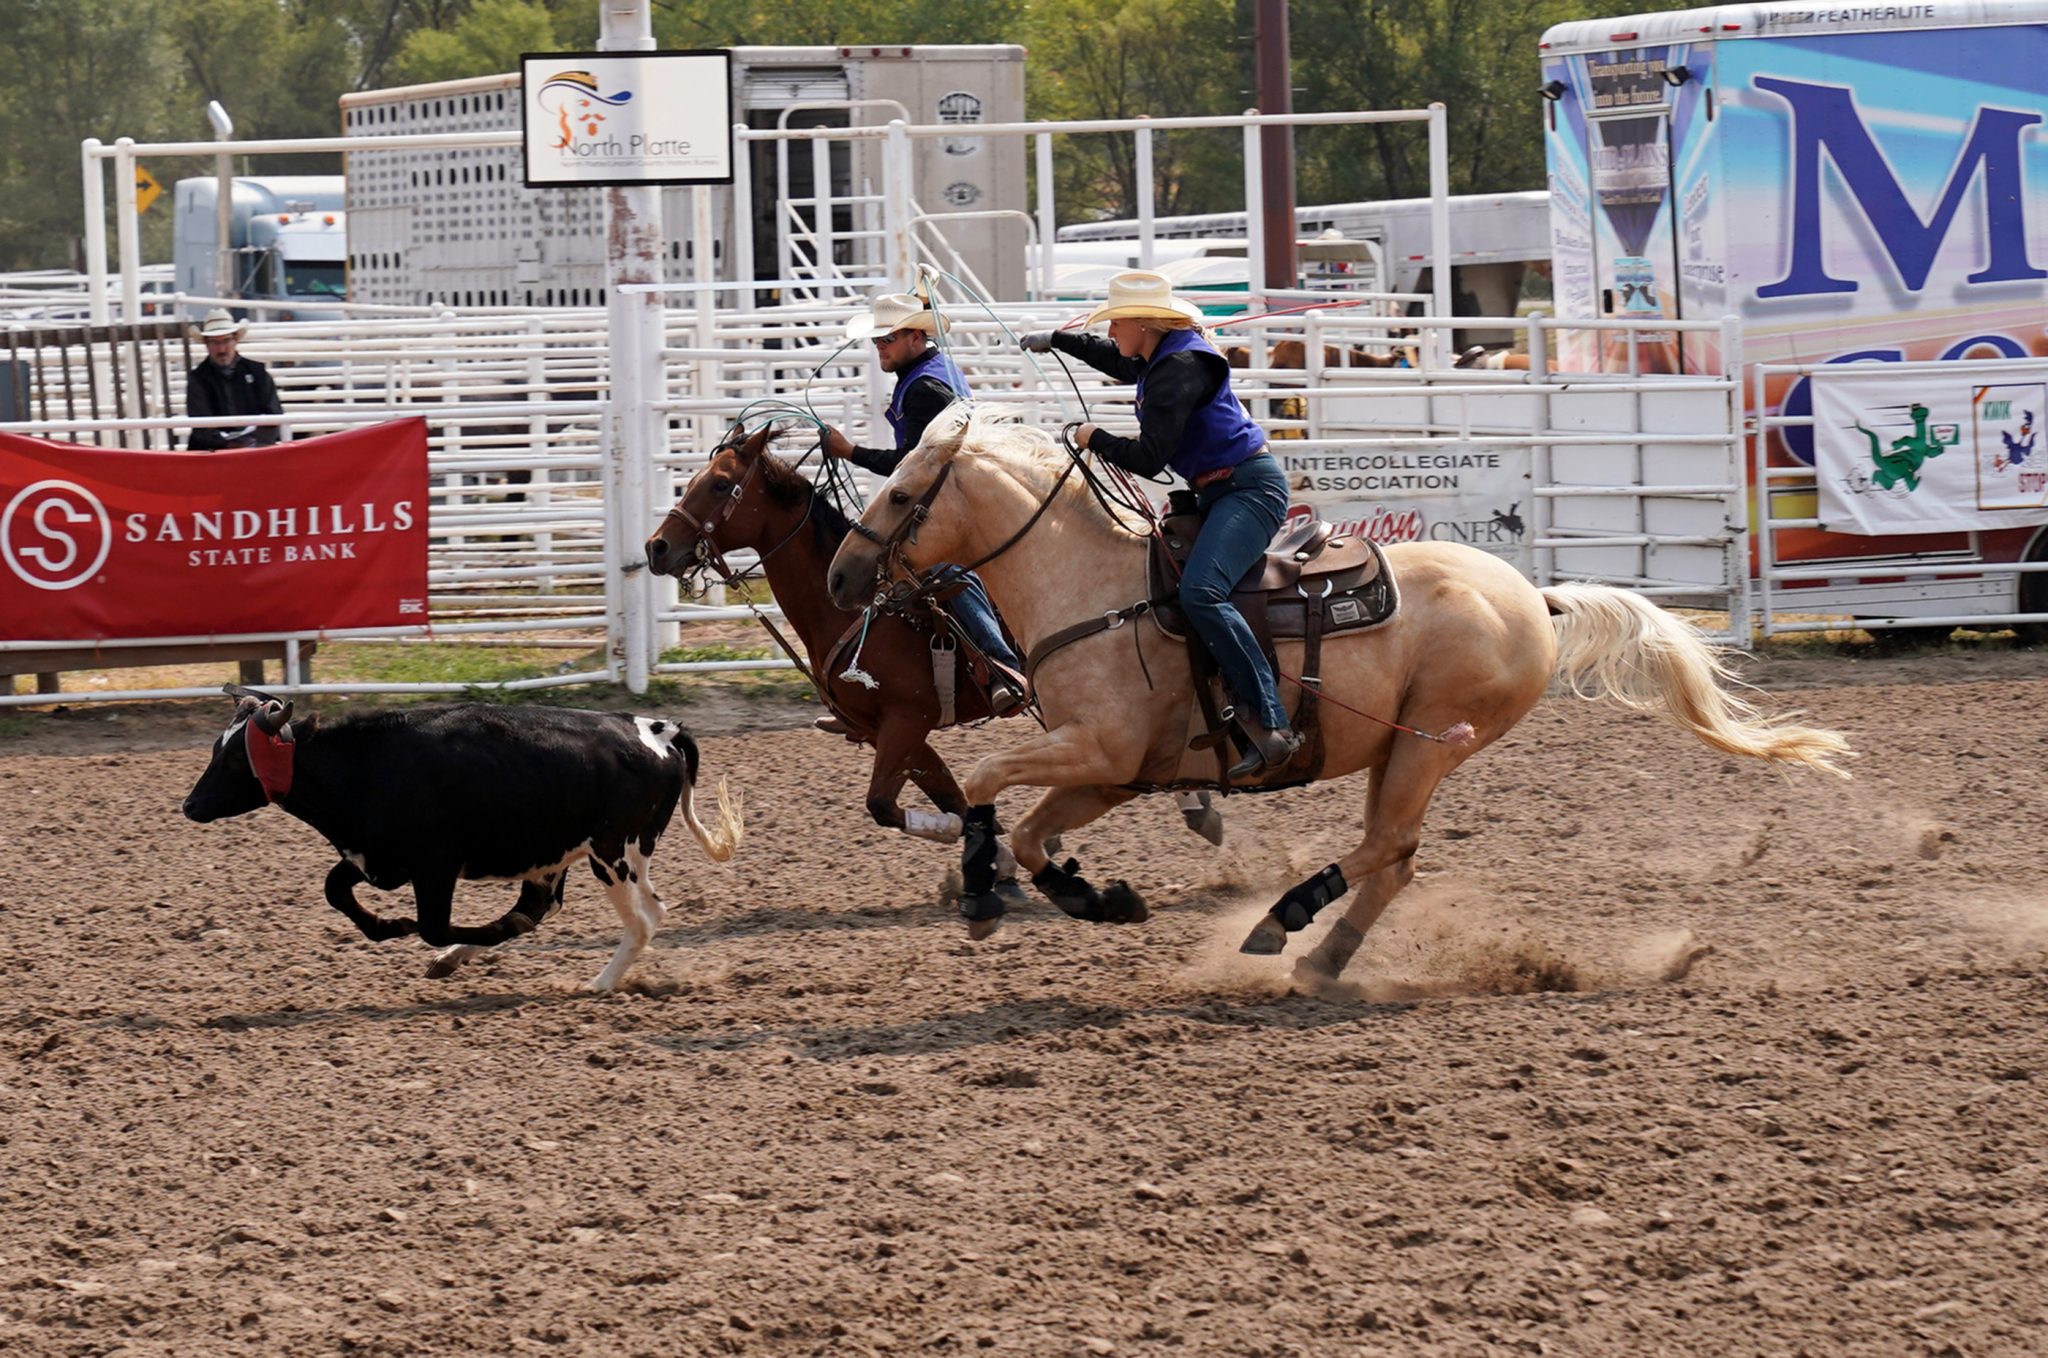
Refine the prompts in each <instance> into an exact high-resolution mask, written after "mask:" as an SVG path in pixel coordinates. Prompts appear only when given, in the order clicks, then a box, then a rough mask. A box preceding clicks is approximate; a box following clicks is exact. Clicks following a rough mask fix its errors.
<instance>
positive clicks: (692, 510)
mask: <svg viewBox="0 0 2048 1358" xmlns="http://www.w3.org/2000/svg"><path fill="white" fill-rule="evenodd" d="M770 437H771V434H770V432H769V431H768V430H767V429H762V430H760V431H759V432H757V433H755V434H753V435H752V436H750V437H747V438H746V439H744V441H741V440H740V439H739V434H738V431H734V434H733V435H732V436H731V437H730V438H729V439H728V441H727V442H726V443H724V444H722V445H720V446H719V447H718V449H717V450H716V451H714V452H713V453H712V455H711V460H710V461H709V462H708V463H707V464H705V466H704V468H703V470H701V471H699V472H698V473H697V474H696V475H695V476H694V477H692V478H690V484H689V485H688V486H686V487H685V488H684V490H683V497H682V499H680V500H678V501H677V502H676V505H675V508H673V509H671V510H670V511H669V512H668V516H667V517H666V518H664V519H663V520H662V521H661V527H660V528H659V529H657V530H656V531H655V534H654V536H653V537H651V538H649V539H648V540H647V568H648V569H649V570H651V571H653V572H654V573H655V574H656V575H676V576H681V575H688V574H691V573H692V572H696V571H702V570H707V569H709V570H714V571H717V572H718V573H719V574H721V575H723V574H726V573H727V572H726V571H725V564H724V555H725V553H727V552H736V551H742V550H749V549H750V550H752V551H754V552H756V553H758V554H759V556H760V560H761V566H762V569H763V571H764V572H765V573H766V574H767V577H768V587H769V589H771V590H773V591H774V594H775V601H776V603H778V604H780V605H781V607H782V612H783V616H784V617H785V618H787V619H788V620H789V623H790V625H791V627H792V628H793V629H794V630H795V632H796V634H797V639H798V641H799V643H800V644H801V645H802V646H803V649H804V652H805V655H807V656H808V657H809V660H810V663H809V665H808V666H807V669H808V670H809V672H810V677H811V680H812V682H813V683H814V684H815V685H816V686H817V689H818V694H819V697H820V698H821V699H822V700H823V701H824V703H825V705H826V706H827V707H828V708H830V709H831V711H832V713H833V715H835V716H837V717H838V718H839V719H840V720H841V721H842V722H844V723H845V724H846V726H847V728H848V729H849V730H850V731H851V732H852V734H853V736H854V738H857V739H859V740H861V741H864V742H866V743H868V744H872V745H873V746H874V747H875V763H874V769H873V772H872V774H871V775H870V777H869V780H868V796H867V808H868V814H869V815H871V816H873V817H874V818H875V823H876V824H878V825H886V826H891V827H893V828H895V829H898V830H901V831H903V832H904V833H906V834H910V835H915V836H917V837H919V838H922V839H931V840H936V841H938V842H939V843H942V844H950V843H951V842H953V841H954V840H955V839H957V838H959V836H960V829H961V818H962V817H963V816H964V815H965V814H966V811H967V802H966V800H965V799H964V798H963V797H962V796H961V793H960V785H959V784H958V783H956V782H955V781H954V780H953V774H952V771H951V770H950V769H948V768H947V767H946V761H945V760H943V759H941V758H939V756H938V753H937V752H936V751H934V750H933V749H932V747H931V744H930V741H929V739H928V737H929V736H930V735H931V733H932V731H933V730H935V729H937V728H938V727H940V726H942V725H946V724H948V723H949V722H970V721H982V720H985V719H986V718H988V717H989V716H990V715H991V714H990V712H989V707H988V696H987V695H986V694H985V693H984V692H983V691H982V689H981V687H980V685H978V684H975V683H972V682H967V683H962V684H960V685H959V687H958V689H957V691H956V692H955V694H954V697H953V705H952V711H951V713H950V714H948V713H946V712H945V711H944V710H943V703H942V701H941V698H940V695H939V692H938V687H937V683H936V680H935V679H934V676H933V673H932V649H931V644H932V633H931V630H930V629H929V628H925V629H919V628H918V627H916V626H914V625H913V624H912V623H911V622H910V621H909V620H908V619H907V618H905V617H903V616H902V615H900V614H897V613H890V612H881V611H877V612H876V613H875V614H874V616H873V617H872V618H864V617H863V613H862V608H863V606H864V605H865V604H866V603H867V602H868V600H865V599H863V600H861V601H860V603H859V604H856V605H855V606H853V607H851V608H848V609H840V608H836V607H834V606H833V603H832V600H831V598H830V596H829V595H828V593H827V591H826V589H825V568H826V565H827V564H828V563H829V562H830V561H831V558H832V553H833V551H834V550H835V549H836V548H837V547H838V546H839V541H840V539H841V538H843V537H845V536H846V534H847V532H848V529H849V525H848V523H847V520H846V517H845V516H844V515H843V514H841V513H840V512H839V510H838V509H836V508H835V507H834V506H833V505H832V503H831V501H829V500H828V499H826V498H825V497H824V496H822V495H820V494H818V492H817V488H816V487H814V486H813V485H812V484H811V483H810V482H809V481H808V480H806V479H805V478H804V477H803V475H802V474H801V473H799V472H797V471H796V470H795V469H794V468H792V467H790V466H788V465H787V464H786V463H784V462H782V461H781V460H780V459H778V458H776V457H775V456H774V454H772V453H770V452H768V451H767V447H768V442H769V439H770ZM856 654H857V655H858V658H859V663H860V669H861V672H862V673H863V674H868V675H870V677H872V679H873V680H874V682H875V687H873V688H869V687H866V686H865V685H862V684H860V683H858V682H856V681H854V680H852V679H849V678H847V677H846V671H847V669H848V668H849V667H850V665H851V662H852V660H853V659H854V657H855V656H856ZM791 658H792V659H795V660H797V661H798V663H800V664H801V663H803V661H802V658H801V657H797V656H794V655H792V656H791ZM905 781H914V782H916V784H917V786H918V787H919V788H921V789H923V791H924V794H925V795H926V796H927V797H929V798H931V800H932V804H933V805H934V806H936V807H938V809H939V810H938V814H936V815H934V814H932V813H929V812H925V811H920V810H917V809H915V808H912V809H909V810H905V809H904V807H903V806H902V804H901V803H900V802H899V801H898V798H899V797H900V796H901V794H902V791H903V784H904V783H905ZM1184 819H1186V820H1187V822H1188V826H1189V828H1190V829H1193V830H1195V831H1196V833H1198V834H1201V835H1203V836H1204V837H1205V838H1210V839H1212V840H1220V839H1221V838H1222V820H1221V818H1220V817H1219V816H1218V815H1217V813H1216V812H1215V811H1213V810H1211V809H1209V808H1208V807H1207V806H1206V805H1205V806H1202V807H1201V808H1199V809H1197V810H1191V811H1189V812H1187V813H1186V814H1185V816H1184ZM1004 867H1005V872H1004V885H1005V887H1006V889H1009V888H1013V887H1014V879H1013V877H1012V876H1011V874H1013V873H1014V872H1015V865H1014V864H1010V863H1008V862H1007V856H1006V861H1005V864H1004ZM1017 894H1019V895H1021V894H1022V892H1021V889H1019V890H1018V893H1017Z"/></svg>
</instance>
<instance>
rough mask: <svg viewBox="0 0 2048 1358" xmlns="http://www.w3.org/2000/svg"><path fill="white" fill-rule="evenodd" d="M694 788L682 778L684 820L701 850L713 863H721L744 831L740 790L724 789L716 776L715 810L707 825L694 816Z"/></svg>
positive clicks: (695, 813) (722, 781)
mask: <svg viewBox="0 0 2048 1358" xmlns="http://www.w3.org/2000/svg"><path fill="white" fill-rule="evenodd" d="M695 793H696V788H695V787H693V786H692V785H691V783H690V780H689V779H687V778H686V779H684V780H683V824H685V825H687V826H689V827H690V833H691V834H692V835H694V836H696V839H697V843H698V844H699V845H701V846H702V847H703V850H704V854H705V856H706V857H707V858H709V859H710V860H711V861H712V862H714V863H723V862H725V860H726V859H728V858H731V857H732V855H733V851H734V850H736V849H738V848H739V846H740V840H741V839H742V838H744V837H745V835H746V826H745V825H744V824H743V823H742V821H741V819H740V799H739V794H738V793H736V792H730V791H728V790H727V789H726V786H725V779H724V778H722V777H721V778H720V779H719V780H718V810H717V811H716V812H715V813H714V814H713V815H712V817H711V821H712V823H711V824H710V825H706V824H705V823H704V822H703V821H700V820H698V819H697V809H696V807H695V805H694V802H695V801H696V797H695Z"/></svg>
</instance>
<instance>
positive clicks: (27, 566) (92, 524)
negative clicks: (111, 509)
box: [0, 481, 114, 589]
mask: <svg viewBox="0 0 2048 1358" xmlns="http://www.w3.org/2000/svg"><path fill="white" fill-rule="evenodd" d="M95 529H96V530H97V542H96V543H95V541H94V532H95ZM113 548H114V526H113V523H112V521H111V520H110V519H109V518H108V517H107V509H106V506H105V505H103V504H101V503H100V502H99V499H98V497H97V496H95V495H94V494H93V493H92V492H91V491H89V490H87V489H86V488H85V487H83V486H81V485H78V484H76V483H74V482H71V481H38V482H36V483H35V484H34V485H31V486H24V487H23V488H22V489H21V490H20V491H19V492H18V493H17V494H16V495H15V497H14V498H13V499H12V500H9V501H8V502H7V508H6V510H5V511H4V512H0V560H5V561H6V563H7V569H9V570H11V571H13V572H14V573H15V575H16V576H18V577H20V578H21V579H22V580H24V581H26V582H27V583H28V584H31V585H33V586H35V587H36V588H37V589H71V588H74V587H75V586H78V585H82V584H84V583H85V582H86V581H87V580H90V579H91V578H92V577H93V576H94V575H95V574H96V573H97V572H98V571H99V568H100V567H101V566H103V565H105V564H106V561H107V553H108V552H110V551H112V550H113ZM88 557H90V558H91V561H90V564H87V565H85V566H84V567H82V568H80V567H79V563H80V562H82V561H85V560H86V558H88Z"/></svg>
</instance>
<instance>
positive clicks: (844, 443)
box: [821, 293, 1024, 730]
mask: <svg viewBox="0 0 2048 1358" xmlns="http://www.w3.org/2000/svg"><path fill="white" fill-rule="evenodd" d="M869 305H870V309H869V311H868V314H867V315H866V316H859V317H856V318H855V319H854V322H853V324H852V325H851V326H850V327H848V333H849V334H851V335H852V336H853V337H854V338H855V339H866V340H871V341H873V343H874V346H875V357H876V359H877V361H879V362H880V363H881V365H882V371H883V372H886V373H893V374H894V375H895V377H896V389H895V391H894V393H893V394H892V395H891V396H890V397H889V405H888V408H887V409H886V410H884V411H883V412H882V417H883V418H884V419H886V420H887V421H888V422H889V428H890V431H891V432H892V433H894V434H895V435H896V446H895V447H893V448H862V447H858V446H856V445H855V444H854V442H853V440H851V439H849V438H847V437H846V435H845V434H843V433H841V432H840V431H839V430H837V429H833V428H830V427H827V428H826V429H825V431H824V435H825V454H826V456H828V457H839V458H845V459H846V460H847V461H849V462H852V463H853V464H854V465H856V466H859V467H865V468H866V469H867V470H869V471H871V472H873V473H874V474H875V475H877V476H887V475H889V474H890V473H891V472H893V471H895V470H896V466H897V464H898V463H900V462H901V461H903V457H904V454H906V453H908V452H909V451H910V450H911V449H912V448H915V447H916V446H917V443H918V440H919V439H921V438H923V437H924V431H925V426H927V425H929V424H930V423H931V422H932V420H933V419H934V418H935V417H936V416H937V415H938V413H939V412H940V411H942V410H944V409H945V408H946V407H947V406H949V405H951V404H953V402H955V401H960V400H965V399H966V398H967V396H968V395H969V393H968V390H967V378H966V376H965V375H963V374H962V373H961V371H960V369H959V366H958V365H956V364H955V363H954V362H953V360H952V359H951V358H950V357H948V356H947V355H946V353H945V352H944V351H943V350H942V349H940V348H939V346H938V344H937V336H938V330H939V318H938V316H937V314H936V313H934V312H933V310H932V308H931V307H930V306H929V305H927V304H926V303H925V302H924V301H922V300H920V299H919V298H916V297H913V296H911V295H909V294H908V293H887V294H884V295H881V296H878V297H876V298H875V299H874V300H873V301H872V302H871V303H870V304H869ZM932 573H933V574H934V575H937V576H939V577H941V578H943V579H946V580H949V581H958V582H959V583H960V584H961V585H962V588H961V590H960V592H959V593H957V594H954V595H953V596H951V597H950V598H948V599H947V600H946V610H947V611H948V612H949V613H951V614H952V615H953V618H954V620H955V621H957V622H958V623H959V624H960V628H961V630H962V631H964V632H965V633H966V634H967V639H968V640H969V641H971V642H973V643H974V644H975V646H976V647H977V648H979V649H980V651H981V652H982V654H983V655H985V656H987V657H988V658H989V659H990V660H993V661H995V662H997V663H998V664H1000V665H1007V666H1009V667H1010V668H1011V669H1013V670H1022V669H1023V668H1024V664H1023V662H1022V661H1021V660H1019V659H1018V658H1017V654H1016V652H1014V651H1012V650H1011V649H1010V643H1009V641H1008V640H1007V639H1005V638H1004V636H1003V629H1002V625H1001V624H1000V623H998V622H997V621H996V610H995V606H994V605H993V604H991V603H990V602H989V598H988V592H987V591H986V590H984V589H983V588H982V585H981V580H980V579H979V578H978V577H977V576H975V575H974V573H973V572H971V571H964V570H961V569H960V567H958V566H936V567H934V568H933V571H932ZM988 696H989V706H990V707H991V708H992V709H993V710H994V711H995V714H996V715H997V716H999V717H1003V716H1008V715H1009V714H1010V713H1012V712H1014V711H1016V710H1017V708H1018V707H1019V706H1020V705H1021V704H1022V703H1023V701H1024V695H1023V694H1022V693H1021V692H1019V691H1018V689H1017V686H1016V685H1015V684H1013V683H1011V682H1010V679H1009V677H1008V676H1007V675H1005V674H1003V673H1002V672H1001V671H1000V670H996V671H995V672H994V673H993V675H992V677H991V680H990V684H989V695H988ZM827 720H830V719H829V718H828V719H827ZM821 724H822V723H821ZM826 729H828V730H829V729H831V728H830V727H827V728H826Z"/></svg>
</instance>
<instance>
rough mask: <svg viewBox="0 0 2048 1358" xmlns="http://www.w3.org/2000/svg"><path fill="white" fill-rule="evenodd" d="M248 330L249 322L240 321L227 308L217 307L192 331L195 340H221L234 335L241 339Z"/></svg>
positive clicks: (192, 328)
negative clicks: (223, 337) (224, 336)
mask: <svg viewBox="0 0 2048 1358" xmlns="http://www.w3.org/2000/svg"><path fill="white" fill-rule="evenodd" d="M248 328H249V323H248V322H247V321H238V320H236V319H235V318H234V314H233V313H232V312H230V311H229V310H228V309H227V308H226V307H219V306H217V307H215V308H214V309H213V310H211V311H209V312H207V313H206V315H205V316H204V317H203V318H202V319H201V320H200V322H199V324H197V325H195V326H193V327H191V330H192V338H193V339H203V340H204V339H219V338H221V337H222V336H223V335H233V336H235V337H236V338H237V339H239V338H241V335H242V332H243V331H245V330H247V329H248Z"/></svg>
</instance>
